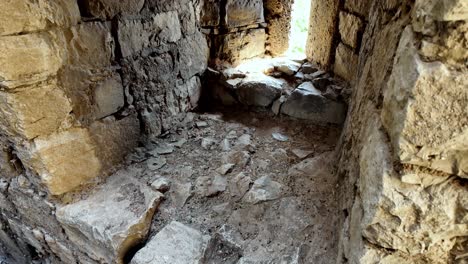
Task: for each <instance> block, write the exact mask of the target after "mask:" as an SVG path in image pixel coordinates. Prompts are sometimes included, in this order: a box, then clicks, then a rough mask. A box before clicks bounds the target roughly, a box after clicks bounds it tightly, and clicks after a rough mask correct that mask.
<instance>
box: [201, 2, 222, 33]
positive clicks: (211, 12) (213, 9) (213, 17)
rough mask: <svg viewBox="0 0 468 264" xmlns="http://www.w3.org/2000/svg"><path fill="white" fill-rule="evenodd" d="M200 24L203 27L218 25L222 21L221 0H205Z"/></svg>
mask: <svg viewBox="0 0 468 264" xmlns="http://www.w3.org/2000/svg"><path fill="white" fill-rule="evenodd" d="M201 5H202V6H201V17H200V24H201V26H202V27H216V26H219V23H220V21H221V13H220V1H219V0H204V1H202V4H201Z"/></svg>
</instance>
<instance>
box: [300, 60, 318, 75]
mask: <svg viewBox="0 0 468 264" xmlns="http://www.w3.org/2000/svg"><path fill="white" fill-rule="evenodd" d="M317 71H318V69H317V67H316V66H315V65H313V64H312V63H310V62H306V63H304V64H303V65H302V68H301V72H303V73H304V74H311V73H314V72H317Z"/></svg>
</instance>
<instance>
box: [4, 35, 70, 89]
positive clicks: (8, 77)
mask: <svg viewBox="0 0 468 264" xmlns="http://www.w3.org/2000/svg"><path fill="white" fill-rule="evenodd" d="M64 48H65V39H64V36H63V35H62V34H57V32H42V33H33V34H26V35H19V36H7V37H2V38H0V65H1V67H0V86H2V87H3V88H6V89H9V88H14V87H17V86H19V85H27V84H32V83H35V82H38V81H44V80H46V79H47V78H48V77H49V76H52V75H55V74H56V73H57V71H58V70H59V69H60V67H61V66H62V64H63V63H64V61H65V53H64V51H63V49H64ZM26 62H27V63H26Z"/></svg>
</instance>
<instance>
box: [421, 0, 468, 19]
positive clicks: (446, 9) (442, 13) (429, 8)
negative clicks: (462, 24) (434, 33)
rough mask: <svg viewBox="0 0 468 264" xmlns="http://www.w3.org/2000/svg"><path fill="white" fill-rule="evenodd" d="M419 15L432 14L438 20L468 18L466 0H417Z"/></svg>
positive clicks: (467, 3)
mask: <svg viewBox="0 0 468 264" xmlns="http://www.w3.org/2000/svg"><path fill="white" fill-rule="evenodd" d="M415 10H416V15H417V16H424V15H425V16H430V17H432V18H433V19H435V20H438V21H456V20H467V19H468V2H467V1H466V0H417V1H416V5H415Z"/></svg>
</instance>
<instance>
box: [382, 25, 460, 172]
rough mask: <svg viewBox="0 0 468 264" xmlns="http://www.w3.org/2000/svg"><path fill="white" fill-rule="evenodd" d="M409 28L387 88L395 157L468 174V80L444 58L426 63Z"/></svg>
mask: <svg viewBox="0 0 468 264" xmlns="http://www.w3.org/2000/svg"><path fill="white" fill-rule="evenodd" d="M414 41H415V40H414V36H413V33H412V31H411V28H410V27H408V28H407V29H405V31H404V33H403V35H402V38H401V41H400V44H399V48H398V51H397V55H396V58H395V65H394V67H393V72H392V75H391V76H390V79H389V81H388V86H387V89H386V91H385V96H384V103H383V110H382V119H383V122H384V125H385V127H386V129H387V131H388V133H389V135H390V138H391V140H392V143H393V146H394V149H395V155H396V156H397V157H398V158H399V160H400V161H401V162H403V163H410V164H415V165H420V166H425V167H430V168H433V169H436V170H441V171H444V172H447V173H453V174H457V175H460V176H462V177H468V116H467V114H466V113H468V89H467V88H466V87H468V79H467V78H466V76H467V74H468V73H467V72H466V71H455V70H451V69H449V68H447V67H446V66H445V65H444V64H442V63H440V62H424V61H422V60H421V58H420V57H419V55H418V52H417V50H416V48H415V46H414Z"/></svg>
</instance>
